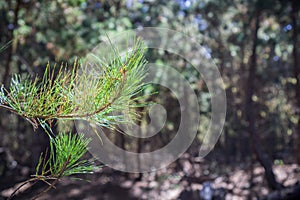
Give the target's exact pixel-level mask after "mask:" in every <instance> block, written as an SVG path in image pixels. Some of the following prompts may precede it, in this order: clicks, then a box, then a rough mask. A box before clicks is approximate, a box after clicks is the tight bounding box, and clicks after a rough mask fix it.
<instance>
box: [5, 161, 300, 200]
mask: <svg viewBox="0 0 300 200" xmlns="http://www.w3.org/2000/svg"><path fill="white" fill-rule="evenodd" d="M214 168H215V169H217V168H218V170H214ZM220 169H221V170H220ZM251 171H252V173H251ZM274 173H275V174H276V177H277V179H278V181H279V182H280V183H282V184H283V185H284V186H291V185H294V184H295V183H297V181H298V180H300V168H299V166H298V165H296V164H282V163H281V164H280V165H274ZM138 177H139V174H125V173H121V172H116V171H114V170H112V169H110V168H108V167H104V168H102V169H101V171H99V172H97V173H95V174H92V175H86V176H81V177H80V178H82V179H84V180H78V179H74V178H72V177H71V178H63V179H61V180H60V182H59V183H58V184H57V185H56V189H52V190H51V191H50V192H48V193H46V194H44V195H43V196H42V197H40V198H38V199H39V200H48V199H53V200H54V199H55V200H66V199H72V200H99V199H103V200H119V199H124V200H127V199H128V200H131V199H132V200H135V199H136V200H137V199H147V200H152V199H153V200H160V199H163V200H175V199H178V200H179V199H181V200H190V199H195V200H197V199H199V191H200V190H201V189H202V184H203V182H205V181H209V182H211V184H212V186H213V188H214V189H215V190H217V191H221V192H223V193H221V194H220V195H222V196H224V197H225V198H223V199H228V200H229V199H230V200H238V199H247V198H248V197H249V195H251V197H252V198H251V199H258V198H259V197H262V196H264V195H267V194H268V193H269V192H270V191H269V189H268V187H267V183H266V181H265V178H264V169H263V168H262V167H260V166H259V165H258V164H254V165H253V170H250V169H249V166H248V167H243V166H238V167H230V166H229V167H228V166H227V167H225V166H224V167H220V166H215V167H211V165H210V166H209V165H208V163H207V162H206V161H203V160H197V158H195V159H193V160H191V159H190V158H188V157H187V156H186V157H185V156H183V157H182V158H181V159H179V160H178V161H176V162H174V163H173V164H171V165H170V166H169V167H168V168H166V169H163V170H159V171H156V172H152V173H145V174H143V175H142V176H140V177H139V178H138ZM251 177H252V184H250V182H251V181H250V180H251ZM42 189H43V188H37V189H36V191H34V193H36V192H39V191H42ZM12 191H13V189H12V188H9V189H6V190H3V191H2V192H1V191H0V195H2V196H3V197H5V196H9V194H10V193H11V192H12ZM30 195H32V194H30ZM30 195H29V196H30ZM0 199H1V197H0ZM16 199H17V198H16ZM22 199H23V198H22Z"/></svg>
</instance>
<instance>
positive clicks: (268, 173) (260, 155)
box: [245, 10, 281, 189]
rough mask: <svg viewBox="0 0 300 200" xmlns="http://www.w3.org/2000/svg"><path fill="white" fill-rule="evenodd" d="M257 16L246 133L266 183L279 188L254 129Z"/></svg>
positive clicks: (249, 82) (258, 13) (248, 90)
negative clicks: (263, 172) (263, 171)
mask: <svg viewBox="0 0 300 200" xmlns="http://www.w3.org/2000/svg"><path fill="white" fill-rule="evenodd" d="M259 18H260V11H259V10H257V12H256V15H255V27H254V34H253V45H252V55H251V58H250V66H249V74H248V78H247V91H246V109H245V111H246V119H247V121H248V133H249V136H250V142H251V148H252V150H253V151H254V153H255V155H256V157H257V159H258V161H259V162H260V164H261V165H262V166H263V168H264V170H265V177H266V180H267V182H268V185H269V187H270V188H271V189H280V188H281V185H280V184H279V183H278V182H277V181H276V178H275V175H274V172H273V169H272V162H271V161H270V160H269V158H268V156H267V155H266V154H265V153H264V152H263V149H262V148H261V146H262V145H261V144H260V141H259V137H258V134H257V133H256V130H255V115H254V109H255V108H254V105H253V99H252V97H253V95H254V88H255V86H254V82H255V77H256V75H255V74H256V70H257V62H256V61H257V57H256V50H257V45H258V37H257V32H258V29H259Z"/></svg>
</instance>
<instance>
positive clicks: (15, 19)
mask: <svg viewBox="0 0 300 200" xmlns="http://www.w3.org/2000/svg"><path fill="white" fill-rule="evenodd" d="M20 4H21V0H17V5H16V7H15V10H14V20H13V30H12V31H11V32H10V35H9V41H11V40H13V39H14V29H15V28H16V27H17V25H18V15H19V10H20ZM13 52H14V48H13V46H12V45H10V46H9V48H8V56H7V60H6V64H5V71H4V74H3V77H2V82H3V83H4V84H5V83H6V81H7V79H8V76H9V72H10V63H11V60H12V55H13Z"/></svg>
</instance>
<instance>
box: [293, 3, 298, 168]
mask: <svg viewBox="0 0 300 200" xmlns="http://www.w3.org/2000/svg"><path fill="white" fill-rule="evenodd" d="M299 5H300V3H299V2H298V1H296V0H292V1H291V6H292V12H291V20H292V26H293V36H292V37H293V38H292V41H293V69H294V77H295V78H296V84H295V97H296V108H297V109H296V113H295V114H296V115H298V116H299V114H300V66H299V59H298V56H299V55H298V46H297V45H298V27H297V15H298V11H299ZM295 145H296V148H295V149H296V154H295V156H296V161H297V163H298V164H300V117H299V118H298V122H297V125H296V143H295Z"/></svg>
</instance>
